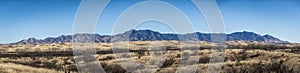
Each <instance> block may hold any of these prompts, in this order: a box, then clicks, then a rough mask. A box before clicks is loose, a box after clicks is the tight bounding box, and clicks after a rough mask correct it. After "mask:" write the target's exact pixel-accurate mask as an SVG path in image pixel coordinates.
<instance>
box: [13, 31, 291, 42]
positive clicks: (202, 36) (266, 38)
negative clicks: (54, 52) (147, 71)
mask: <svg viewBox="0 0 300 73" xmlns="http://www.w3.org/2000/svg"><path fill="white" fill-rule="evenodd" d="M215 34H222V33H200V32H194V33H186V34H175V33H160V32H158V31H153V30H134V29H133V30H129V31H126V32H124V33H120V34H116V35H99V34H88V33H81V34H74V35H61V36H58V37H47V38H45V39H35V38H28V39H24V40H21V41H18V42H15V43H10V44H51V43H62V42H72V38H74V40H73V41H76V42H118V41H160V40H181V41H206V42H212V40H211V35H215ZM223 34H225V33H223ZM179 37H180V38H179ZM226 41H249V42H251V41H258V42H264V43H275V44H286V43H289V42H288V41H283V40H280V39H279V38H276V37H274V36H271V35H269V34H266V35H260V34H256V33H254V32H248V31H243V32H233V33H230V34H226Z"/></svg>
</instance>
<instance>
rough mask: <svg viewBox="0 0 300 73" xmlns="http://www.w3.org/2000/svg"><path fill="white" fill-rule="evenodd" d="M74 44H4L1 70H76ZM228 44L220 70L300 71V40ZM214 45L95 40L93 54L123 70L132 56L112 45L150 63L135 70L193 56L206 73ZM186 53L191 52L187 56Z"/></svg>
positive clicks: (168, 70)
mask: <svg viewBox="0 0 300 73" xmlns="http://www.w3.org/2000/svg"><path fill="white" fill-rule="evenodd" d="M71 45H72V44H71V43H56V44H41V45H2V46H1V47H0V52H1V54H0V73H68V72H69V73H76V72H77V69H76V65H75V60H74V58H73V52H72V48H71V47H72V46H71ZM153 45H161V46H160V47H156V48H155V49H164V48H165V49H166V51H165V52H158V53H159V54H160V55H159V56H161V57H166V59H165V61H164V62H163V61H162V59H161V58H156V57H153V56H151V53H153V52H151V51H149V48H151V46H153ZM226 45H227V48H228V49H226V50H225V54H224V57H225V58H224V61H225V62H224V65H223V66H222V70H221V73H300V54H299V50H298V49H297V47H295V46H298V44H285V45H278V44H277V45H266V44H263V43H257V42H227V44H226ZM112 46H113V47H112ZM127 46H128V47H127ZM212 46H215V44H212V43H206V42H178V41H137V42H129V43H127V42H117V43H96V44H95V47H96V48H95V49H97V55H94V56H93V57H95V58H97V60H98V61H100V64H101V65H102V67H103V68H104V70H105V71H106V72H107V73H124V72H127V71H126V70H125V69H124V68H122V67H121V66H120V65H118V64H117V63H120V62H122V61H127V60H130V58H122V59H117V58H116V55H115V54H113V53H112V48H118V49H125V48H128V49H129V51H130V53H129V55H130V56H131V59H134V60H136V61H137V62H139V63H142V64H146V65H150V66H149V67H148V66H147V67H144V68H143V69H140V70H137V71H135V72H142V73H143V72H156V73H175V71H176V70H177V68H178V67H179V63H180V60H181V59H183V58H189V59H190V58H191V59H194V60H195V61H197V64H196V66H197V73H205V71H206V70H207V68H208V65H209V64H208V63H209V61H210V58H211V54H212V50H211V49H210V48H211V47H212ZM180 47H181V48H182V49H184V50H181V48H180ZM189 49H198V51H196V52H194V51H191V50H189ZM185 54H189V55H190V56H188V57H185V56H184V55H185ZM161 61H162V63H161ZM191 61H193V60H191ZM156 63H161V66H160V68H159V69H157V70H156V69H154V68H153V67H151V65H153V64H156ZM129 66H130V65H129ZM185 72H188V71H185Z"/></svg>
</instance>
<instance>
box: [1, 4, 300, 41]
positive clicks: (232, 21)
mask: <svg viewBox="0 0 300 73" xmlns="http://www.w3.org/2000/svg"><path fill="white" fill-rule="evenodd" d="M142 1H143V0H112V1H111V2H110V3H109V4H108V5H107V7H106V8H105V9H104V12H103V13H102V15H101V16H100V17H99V21H100V22H98V24H97V27H96V33H99V34H102V35H111V34H112V29H113V27H114V24H115V21H116V20H117V19H118V17H119V16H120V15H121V14H122V12H124V10H126V9H127V8H129V7H131V6H132V5H134V4H136V3H139V2H142ZM162 1H164V2H167V3H169V4H171V5H173V6H175V7H176V8H178V9H179V10H181V11H182V12H183V13H184V14H185V15H186V16H187V17H188V18H189V19H190V21H191V23H192V25H193V26H194V29H195V30H196V31H197V32H204V33H209V32H210V31H209V28H208V25H207V24H206V22H205V20H204V18H203V17H202V14H201V12H200V11H199V10H197V8H196V6H195V5H193V3H192V2H191V1H189V0H162ZM80 2H81V0H0V43H12V42H17V41H20V40H22V39H27V38H32V37H34V38H38V39H43V38H47V37H57V36H60V35H71V34H73V24H74V20H75V17H76V12H77V9H78V7H79V6H80ZM216 3H217V5H218V7H219V9H220V12H221V14H222V16H223V19H224V23H225V29H226V33H233V32H242V31H250V32H255V33H258V34H261V35H265V34H269V35H272V36H275V37H278V38H280V39H282V40H285V41H290V42H298V43H300V38H298V37H299V36H300V34H299V33H298V32H297V31H300V29H299V27H300V22H299V20H300V0H216ZM136 29H151V30H155V31H159V32H162V33H172V32H173V31H172V30H171V29H170V28H169V27H168V26H166V25H165V24H164V23H160V22H145V23H141V24H140V25H139V26H137V27H136Z"/></svg>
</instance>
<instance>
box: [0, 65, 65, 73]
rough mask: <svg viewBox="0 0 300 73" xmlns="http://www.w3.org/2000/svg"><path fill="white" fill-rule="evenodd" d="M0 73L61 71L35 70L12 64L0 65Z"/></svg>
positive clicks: (49, 72)
mask: <svg viewBox="0 0 300 73" xmlns="http://www.w3.org/2000/svg"><path fill="white" fill-rule="evenodd" d="M0 73H63V72H62V71H56V70H50V69H45V68H35V67H30V66H24V65H18V64H13V63H0Z"/></svg>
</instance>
